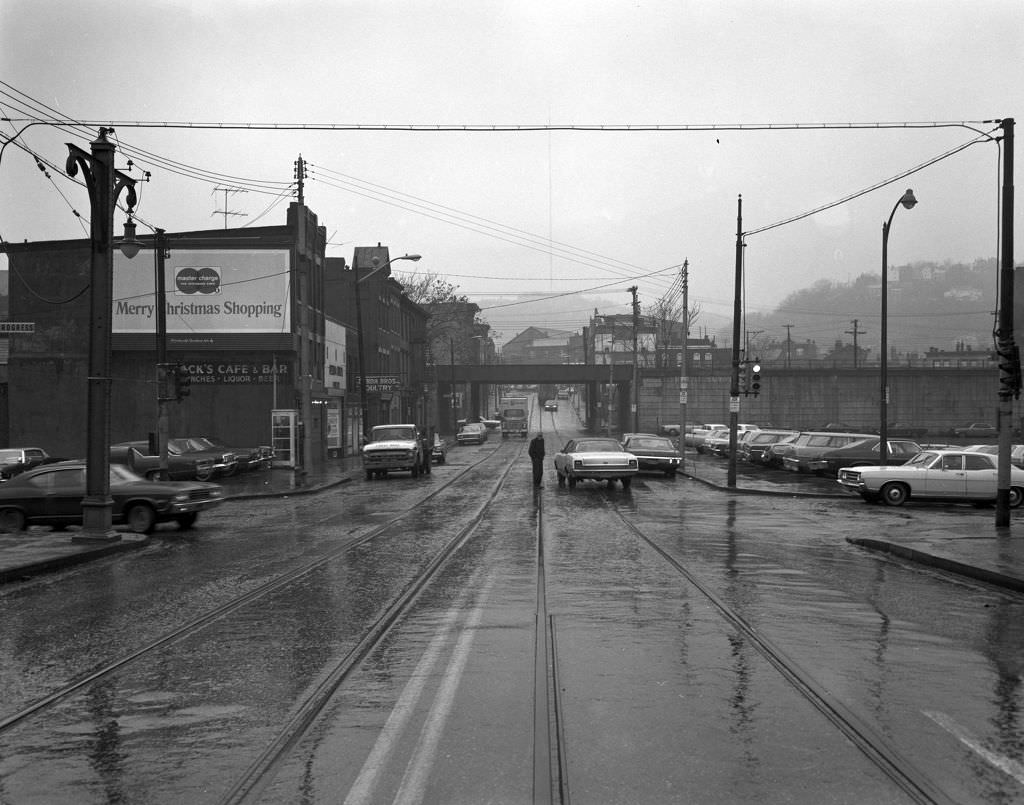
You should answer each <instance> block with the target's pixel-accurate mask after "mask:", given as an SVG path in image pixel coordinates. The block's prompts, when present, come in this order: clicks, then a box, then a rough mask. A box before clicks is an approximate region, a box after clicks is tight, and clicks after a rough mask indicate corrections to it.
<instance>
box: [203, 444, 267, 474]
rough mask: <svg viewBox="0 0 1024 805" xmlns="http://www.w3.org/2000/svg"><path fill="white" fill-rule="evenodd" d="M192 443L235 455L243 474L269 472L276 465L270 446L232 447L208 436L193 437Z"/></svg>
mask: <svg viewBox="0 0 1024 805" xmlns="http://www.w3.org/2000/svg"><path fill="white" fill-rule="evenodd" d="M190 441H191V442H192V443H193V444H195V445H197V446H201V447H205V448H206V449H207V450H220V451H221V452H224V453H234V454H235V458H236V460H237V462H238V469H239V470H241V471H242V472H248V471H250V470H269V469H270V467H271V465H272V464H273V463H274V448H272V447H271V446H270V445H260V446H258V447H232V446H230V445H227V444H224V442H222V441H220V440H219V439H211V438H209V437H207V436H193V437H191V438H190Z"/></svg>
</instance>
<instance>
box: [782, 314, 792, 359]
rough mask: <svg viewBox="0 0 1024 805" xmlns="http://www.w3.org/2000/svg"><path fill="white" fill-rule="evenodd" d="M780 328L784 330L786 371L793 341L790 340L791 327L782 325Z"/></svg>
mask: <svg viewBox="0 0 1024 805" xmlns="http://www.w3.org/2000/svg"><path fill="white" fill-rule="evenodd" d="M782 326H783V327H785V328H786V368H787V369H788V368H789V361H790V357H791V355H792V350H793V339H792V338H790V330H792V329H793V325H792V324H783V325H782Z"/></svg>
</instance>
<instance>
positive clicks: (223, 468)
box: [167, 438, 238, 481]
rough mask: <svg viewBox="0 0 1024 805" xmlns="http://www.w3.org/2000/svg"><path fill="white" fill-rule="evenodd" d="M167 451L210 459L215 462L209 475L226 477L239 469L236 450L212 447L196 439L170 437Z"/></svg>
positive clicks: (201, 478)
mask: <svg viewBox="0 0 1024 805" xmlns="http://www.w3.org/2000/svg"><path fill="white" fill-rule="evenodd" d="M167 452H169V453H174V454H175V455H179V456H180V455H190V456H194V457H196V458H208V459H210V461H212V462H213V469H212V470H211V475H210V476H208V477H214V476H223V477H225V478H226V477H227V476H229V475H234V474H235V472H236V471H237V470H238V456H237V455H235V453H234V452H232V451H231V450H221V449H219V448H213V449H211V448H209V447H207V446H206V444H204V443H203V442H201V441H198V440H196V439H190V438H180V439H168V440H167ZM200 480H202V481H205V480H207V478H203V477H200Z"/></svg>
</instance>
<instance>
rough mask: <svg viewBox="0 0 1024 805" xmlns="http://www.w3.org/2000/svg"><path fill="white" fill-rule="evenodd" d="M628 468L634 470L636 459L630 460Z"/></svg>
mask: <svg viewBox="0 0 1024 805" xmlns="http://www.w3.org/2000/svg"><path fill="white" fill-rule="evenodd" d="M629 466H630V469H636V459H635V458H631V459H630V460H629Z"/></svg>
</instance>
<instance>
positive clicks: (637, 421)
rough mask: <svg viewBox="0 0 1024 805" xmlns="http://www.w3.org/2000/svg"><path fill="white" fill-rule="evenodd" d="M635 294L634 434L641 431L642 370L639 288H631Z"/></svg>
mask: <svg viewBox="0 0 1024 805" xmlns="http://www.w3.org/2000/svg"><path fill="white" fill-rule="evenodd" d="M629 292H630V293H631V294H633V394H632V397H633V400H632V407H633V432H634V433H636V432H637V431H639V430H640V370H639V368H638V363H639V357H640V349H639V347H638V345H637V328H638V327H639V326H640V302H639V301H637V298H636V292H637V286H636V285H633V286H631V287H630V288H629Z"/></svg>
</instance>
